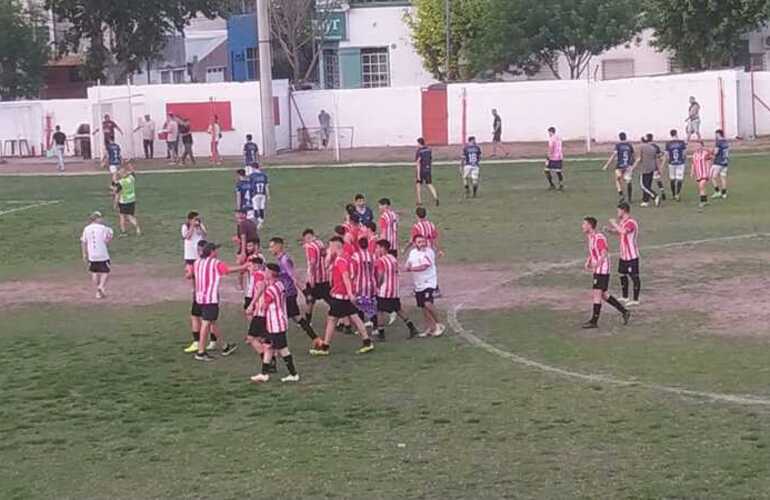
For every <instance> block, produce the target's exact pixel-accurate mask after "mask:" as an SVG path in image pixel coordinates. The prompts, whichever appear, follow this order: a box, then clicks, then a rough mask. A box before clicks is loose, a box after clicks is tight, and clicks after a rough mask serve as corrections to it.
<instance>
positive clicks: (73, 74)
mask: <svg viewBox="0 0 770 500" xmlns="http://www.w3.org/2000/svg"><path fill="white" fill-rule="evenodd" d="M69 78H70V81H71V82H82V81H83V75H82V74H81V73H80V67H77V66H76V67H73V68H69Z"/></svg>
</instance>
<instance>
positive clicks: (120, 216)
mask: <svg viewBox="0 0 770 500" xmlns="http://www.w3.org/2000/svg"><path fill="white" fill-rule="evenodd" d="M118 210H120V208H118ZM118 224H119V225H120V235H121V236H125V234H126V214H124V213H122V212H119V213H118Z"/></svg>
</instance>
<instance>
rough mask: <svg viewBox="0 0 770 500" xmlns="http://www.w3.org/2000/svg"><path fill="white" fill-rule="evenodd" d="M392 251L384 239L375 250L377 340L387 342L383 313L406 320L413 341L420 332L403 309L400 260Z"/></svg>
mask: <svg viewBox="0 0 770 500" xmlns="http://www.w3.org/2000/svg"><path fill="white" fill-rule="evenodd" d="M390 250H391V248H390V242H389V241H388V240H386V239H384V238H383V239H381V240H379V241H378V242H377V249H376V250H375V257H376V258H377V260H376V261H375V263H374V271H375V276H376V278H377V311H378V312H379V313H380V317H379V318H378V321H377V323H378V324H379V328H378V329H377V338H378V339H379V340H385V319H384V318H383V317H381V316H382V313H386V314H394V313H395V314H397V315H398V317H399V318H401V319H402V320H404V323H405V324H406V327H407V328H408V329H409V338H410V339H411V338H414V337H416V336H417V334H418V333H419V332H418V331H417V328H416V327H415V326H414V323H412V322H411V321H410V320H409V317H408V316H407V315H406V313H404V310H403V309H402V307H401V298H400V295H399V271H398V260H396V258H395V257H394V256H393V254H391V253H390Z"/></svg>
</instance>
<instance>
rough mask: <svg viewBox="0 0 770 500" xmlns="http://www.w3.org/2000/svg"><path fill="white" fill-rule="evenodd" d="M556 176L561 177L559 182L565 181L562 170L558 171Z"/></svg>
mask: <svg viewBox="0 0 770 500" xmlns="http://www.w3.org/2000/svg"><path fill="white" fill-rule="evenodd" d="M556 177H558V178H559V184H561V183H562V182H564V174H562V173H561V172H556Z"/></svg>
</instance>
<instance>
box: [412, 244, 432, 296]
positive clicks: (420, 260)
mask: <svg viewBox="0 0 770 500" xmlns="http://www.w3.org/2000/svg"><path fill="white" fill-rule="evenodd" d="M406 263H407V265H408V266H410V267H420V266H424V265H425V264H429V266H428V268H427V269H425V270H424V271H419V272H412V277H413V278H414V289H415V290H416V291H418V292H421V291H423V290H426V289H428V288H436V286H437V273H436V252H434V251H433V249H432V248H427V247H426V248H425V249H423V250H419V249H417V248H413V249H412V251H411V252H409V257H407V259H406Z"/></svg>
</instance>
